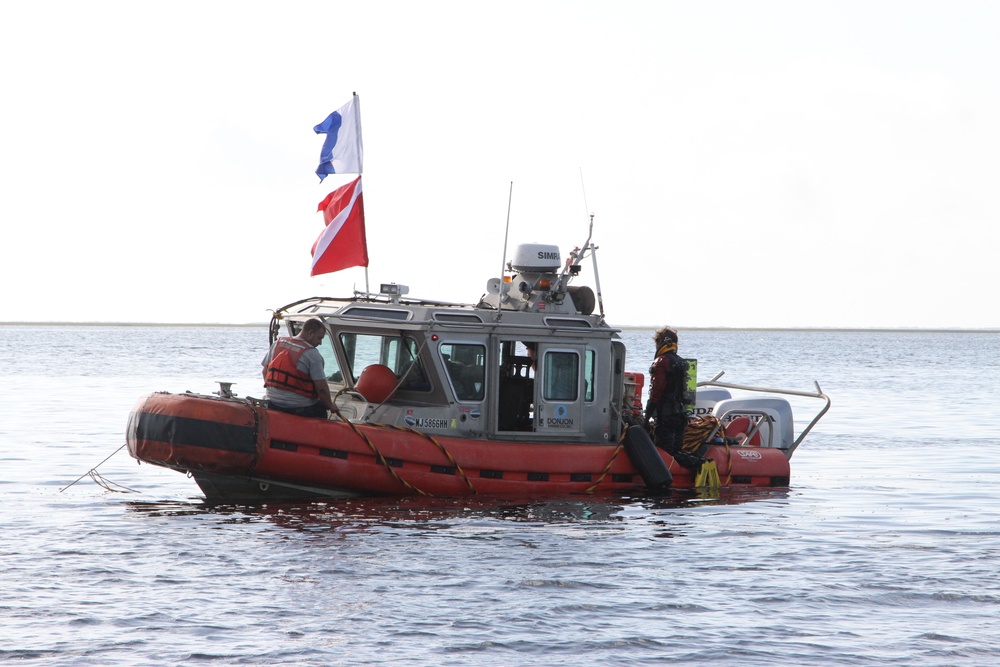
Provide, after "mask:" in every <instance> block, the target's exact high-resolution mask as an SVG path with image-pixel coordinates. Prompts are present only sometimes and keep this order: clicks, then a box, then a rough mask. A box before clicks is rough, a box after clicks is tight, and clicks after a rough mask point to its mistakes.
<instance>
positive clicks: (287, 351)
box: [260, 317, 335, 419]
mask: <svg viewBox="0 0 1000 667" xmlns="http://www.w3.org/2000/svg"><path fill="white" fill-rule="evenodd" d="M325 335H326V327H325V326H323V321H322V320H320V319H319V318H315V317H314V318H312V319H309V320H307V321H306V323H305V324H304V325H302V331H300V332H299V334H298V335H297V336H295V337H293V338H284V337H282V338H279V339H278V340H276V341H274V345H272V346H271V349H270V350H268V352H267V354H266V355H265V356H264V360H263V361H261V362H260V365H261V366H263V367H264V371H263V375H264V392H265V394H266V396H267V407H268V408H271V409H273V410H280V411H282V412H288V413H291V414H293V415H298V416H300V417H317V418H319V419H326V413H327V410H330V411H331V412H332V411H334V410H335V408H334V405H333V399H332V398H331V397H330V387H329V385H328V384H327V382H326V371H325V369H324V367H323V355H321V354H320V353H319V350H317V349H316V346H317V345H319V344H320V343H321V342H323V337H324V336H325Z"/></svg>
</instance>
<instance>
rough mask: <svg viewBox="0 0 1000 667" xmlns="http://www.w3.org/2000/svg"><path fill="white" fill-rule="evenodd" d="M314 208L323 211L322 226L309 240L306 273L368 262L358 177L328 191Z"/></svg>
mask: <svg viewBox="0 0 1000 667" xmlns="http://www.w3.org/2000/svg"><path fill="white" fill-rule="evenodd" d="M316 210H317V211H323V221H324V222H325V223H326V229H324V230H323V232H322V233H321V234H320V235H319V238H318V239H316V243H314V244H313V248H312V256H313V260H312V271H310V272H309V275H311V276H316V275H319V274H321V273H333V272H334V271H340V270H341V269H346V268H349V267H352V266H368V241H367V239H366V238H365V202H364V198H363V197H362V195H361V177H360V176H358V177H357V178H355V179H354V180H353V181H351V182H350V183H348V184H347V185H344V186H341V187H339V188H337V189H336V190H334V191H333V192H331V193H330V194H328V195H327V196H326V199H324V200H323V201H321V202H320V203H319V208H317V209H316Z"/></svg>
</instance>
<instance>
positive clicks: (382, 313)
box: [343, 307, 410, 320]
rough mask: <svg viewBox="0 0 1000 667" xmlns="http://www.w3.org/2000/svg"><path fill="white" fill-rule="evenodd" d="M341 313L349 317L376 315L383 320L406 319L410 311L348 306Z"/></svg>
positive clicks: (408, 317)
mask: <svg viewBox="0 0 1000 667" xmlns="http://www.w3.org/2000/svg"><path fill="white" fill-rule="evenodd" d="M343 314H344V315H345V316H346V315H350V316H351V317H377V318H379V319H383V320H408V319H410V312H409V311H407V310H383V309H381V308H359V307H354V308H348V309H347V310H345V311H344V312H343Z"/></svg>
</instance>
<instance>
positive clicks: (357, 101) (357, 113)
mask: <svg viewBox="0 0 1000 667" xmlns="http://www.w3.org/2000/svg"><path fill="white" fill-rule="evenodd" d="M352 95H354V123H355V125H354V126H355V127H356V128H358V173H359V174H360V173H361V169H362V165H361V160H362V159H363V158H362V155H363V153H362V150H363V147H362V145H361V97H360V96H358V93H357V92H353V93H352Z"/></svg>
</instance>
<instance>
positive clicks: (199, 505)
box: [126, 488, 788, 532]
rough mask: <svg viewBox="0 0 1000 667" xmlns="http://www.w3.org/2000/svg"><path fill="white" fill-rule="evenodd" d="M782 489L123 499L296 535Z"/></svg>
mask: <svg viewBox="0 0 1000 667" xmlns="http://www.w3.org/2000/svg"><path fill="white" fill-rule="evenodd" d="M787 497H788V490H787V489H753V488H750V489H747V488H727V489H714V490H709V489H697V490H684V491H674V492H673V493H671V494H669V495H666V496H656V497H653V496H617V497H616V496H601V497H580V498H574V497H559V498H508V497H472V498H428V497H422V496H403V497H396V498H350V499H346V498H344V499H337V500H331V501H316V502H308V503H277V504H272V503H269V504H266V505H229V504H220V503H211V502H191V503H183V502H162V503H160V502H129V503H127V504H126V505H127V507H128V509H129V511H130V512H132V513H134V514H136V515H139V516H145V517H162V516H177V517H180V516H209V515H211V516H216V517H224V518H225V519H224V520H225V521H228V522H232V523H258V522H266V523H271V524H273V525H275V526H278V527H281V528H288V529H291V530H297V531H303V532H317V531H326V530H364V529H366V528H369V527H377V526H393V527H397V528H407V527H409V528H420V529H429V530H433V529H436V528H438V529H447V528H452V527H455V526H458V525H464V524H467V523H468V522H470V521H473V522H474V521H481V520H487V521H490V522H492V521H504V522H506V521H510V522H519V523H537V524H544V525H560V524H589V523H618V522H624V521H627V520H629V518H630V515H641V516H644V517H647V516H655V515H658V514H660V513H662V512H664V511H675V510H680V511H683V510H687V509H691V508H695V507H704V506H716V505H739V504H745V503H753V502H761V501H774V500H784V499H786V498H787Z"/></svg>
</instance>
